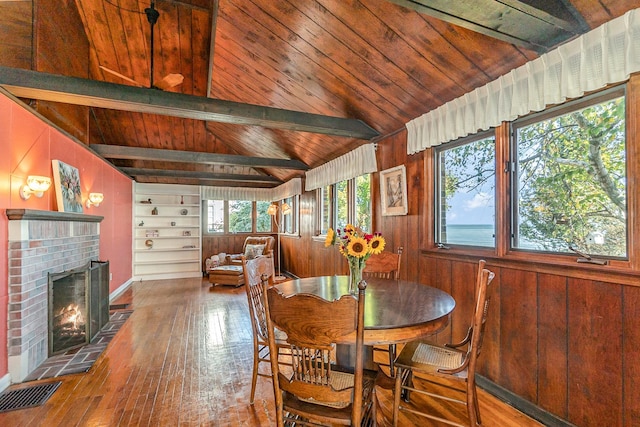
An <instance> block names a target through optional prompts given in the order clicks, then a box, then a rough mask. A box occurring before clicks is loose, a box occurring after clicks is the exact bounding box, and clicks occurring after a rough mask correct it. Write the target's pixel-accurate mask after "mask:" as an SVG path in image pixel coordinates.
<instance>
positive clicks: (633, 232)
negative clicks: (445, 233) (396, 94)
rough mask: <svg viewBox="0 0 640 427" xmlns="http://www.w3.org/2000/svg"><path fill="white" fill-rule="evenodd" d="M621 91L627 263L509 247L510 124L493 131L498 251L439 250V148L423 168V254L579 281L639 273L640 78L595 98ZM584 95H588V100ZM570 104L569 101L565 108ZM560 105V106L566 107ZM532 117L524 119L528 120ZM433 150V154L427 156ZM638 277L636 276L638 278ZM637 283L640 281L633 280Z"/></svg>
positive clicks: (463, 248) (619, 85) (445, 248)
mask: <svg viewBox="0 0 640 427" xmlns="http://www.w3.org/2000/svg"><path fill="white" fill-rule="evenodd" d="M619 87H623V88H624V89H625V111H626V116H625V118H626V148H627V151H626V157H627V162H626V173H627V178H628V180H627V209H628V224H627V234H628V236H627V239H628V241H627V245H628V259H626V260H619V259H609V258H607V260H608V264H607V265H606V266H600V265H594V264H589V263H577V262H576V259H577V257H578V255H577V254H564V253H543V252H531V251H526V250H519V249H512V248H511V232H512V231H511V230H512V227H511V220H512V218H511V200H512V196H511V192H512V182H511V172H510V170H511V168H512V165H511V123H512V122H502V123H501V124H500V125H498V126H496V127H495V128H494V132H495V135H496V164H497V175H496V200H495V202H496V212H497V214H496V215H497V217H496V248H495V249H491V248H489V249H487V248H482V247H475V246H474V247H471V246H468V247H455V246H453V247H438V246H437V245H436V241H435V234H434V230H435V225H434V221H435V205H434V200H435V182H434V175H433V168H434V167H435V165H434V163H435V156H434V155H433V154H432V153H433V150H434V149H435V147H431V148H429V149H427V151H426V153H428V154H425V155H424V157H423V163H422V170H423V175H424V176H425V178H426V180H425V186H424V188H423V195H424V215H423V218H422V224H423V227H424V228H423V230H425V233H424V236H423V238H422V239H421V241H422V245H421V251H423V253H425V254H432V255H434V256H446V257H447V258H450V259H456V258H459V259H468V258H469V257H474V258H478V257H481V258H484V259H487V260H491V262H493V263H497V265H503V264H502V263H504V262H508V263H509V264H504V265H511V263H515V264H514V265H521V266H525V265H531V264H535V265H537V266H538V267H537V268H539V269H542V270H544V271H547V272H552V273H554V272H558V273H562V274H565V273H567V272H568V271H573V272H574V273H572V274H577V275H579V276H580V277H585V275H586V276H589V277H591V275H592V274H599V273H598V272H603V271H605V272H608V273H610V274H613V275H616V277H618V278H619V279H620V280H627V279H625V277H627V276H626V274H629V273H632V272H635V271H640V256H636V255H635V253H636V252H637V251H638V248H640V182H636V181H637V180H634V179H631V178H632V177H636V176H640V121H637V120H635V117H638V116H640V76H631V78H630V79H629V80H628V81H626V82H623V83H621V84H617V85H614V86H609V87H606V88H603V89H602V90H599V91H597V92H593V93H592V94H597V93H601V92H603V91H607V90H616V88H619ZM590 95H591V94H589V95H586V96H590ZM582 98H584V97H581V98H577V99H572V100H567V102H571V101H574V102H577V101H578V99H582ZM564 104H566V102H565V103H564ZM564 104H562V105H564ZM558 107H560V106H558ZM555 108H557V107H555V106H552V107H549V108H547V109H545V110H544V111H542V112H540V113H533V114H544V113H545V112H549V111H553V110H554V109H555ZM529 116H531V114H529V115H526V116H522V117H521V118H525V117H529ZM429 150H431V153H429ZM634 274H635V273H634ZM633 280H637V279H635V276H634V279H633Z"/></svg>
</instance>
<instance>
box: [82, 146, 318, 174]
mask: <svg viewBox="0 0 640 427" xmlns="http://www.w3.org/2000/svg"><path fill="white" fill-rule="evenodd" d="M89 148H91V149H92V150H93V151H95V152H96V153H98V154H99V155H101V156H102V157H104V158H106V159H130V160H157V161H163V162H179V163H200V164H206V165H214V164H221V165H236V166H250V167H256V168H278V169H297V170H308V169H309V167H308V166H307V165H305V164H304V163H302V162H301V161H300V160H289V159H272V158H267V157H249V156H239V155H235V154H215V153H201V152H194V151H179V150H162V149H159V148H140V147H126V146H123V145H106V144H91V145H90V146H89Z"/></svg>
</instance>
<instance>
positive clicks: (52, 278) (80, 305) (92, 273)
mask: <svg viewBox="0 0 640 427" xmlns="http://www.w3.org/2000/svg"><path fill="white" fill-rule="evenodd" d="M108 277H109V263H108V262H98V261H93V262H91V263H90V264H89V265H87V266H85V267H82V268H77V269H74V270H69V271H66V272H63V273H50V274H49V356H52V355H54V354H59V353H62V352H65V351H68V350H71V349H73V348H77V347H81V346H83V345H85V344H87V343H89V342H90V341H91V339H92V338H93V337H94V336H95V335H96V334H97V333H98V332H100V329H101V328H102V327H103V326H104V325H105V324H106V323H107V322H108V320H109V305H108V301H109V281H108Z"/></svg>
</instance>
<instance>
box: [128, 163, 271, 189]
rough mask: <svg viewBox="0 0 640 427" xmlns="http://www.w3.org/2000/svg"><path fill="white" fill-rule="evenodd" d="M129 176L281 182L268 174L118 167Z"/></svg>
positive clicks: (266, 182)
mask: <svg viewBox="0 0 640 427" xmlns="http://www.w3.org/2000/svg"><path fill="white" fill-rule="evenodd" d="M119 169H120V170H121V171H122V172H124V173H126V174H127V175H129V176H132V177H133V176H135V177H139V176H155V177H171V178H197V179H207V180H224V181H241V182H251V183H265V184H275V185H278V184H282V181H281V180H279V179H278V178H276V177H273V176H268V175H241V174H232V173H211V172H205V171H186V170H178V169H150V168H129V167H121V168H119Z"/></svg>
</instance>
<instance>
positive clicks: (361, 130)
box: [0, 67, 379, 140]
mask: <svg viewBox="0 0 640 427" xmlns="http://www.w3.org/2000/svg"><path fill="white" fill-rule="evenodd" d="M0 86H4V87H5V89H7V90H8V91H9V92H11V93H12V94H14V95H15V96H18V97H22V98H31V99H41V100H45V101H53V102H61V103H66V104H74V105H85V106H89V107H99V108H108V109H113V110H123V111H133V112H137V113H148V114H160V115H165V116H173V117H182V118H186V119H195V120H205V121H213V122H222V123H233V124H237V125H253V126H263V127H266V128H275V129H286V130H292V131H298V132H312V133H321V134H326V135H335V136H344V137H350V138H358V139H366V140H369V139H371V138H374V137H376V136H379V133H378V131H376V130H375V129H373V128H371V127H370V126H369V125H367V124H366V123H364V122H363V121H362V120H357V119H347V118H342V117H331V116H322V115H319V114H311V113H303V112H300V111H292V110H283V109H279V108H272V107H264V106H259V105H252V104H243V103H239V102H232V101H225V100H220V99H212V98H205V97H199V96H193V95H186V94H182V93H174V92H164V91H161V90H157V89H147V88H139V87H132V86H125V85H119V84H115V83H108V82H101V81H96V80H89V79H82V78H78V77H68V76H61V75H56V74H49V73H40V72H37V71H31V70H23V69H18V68H10V67H0Z"/></svg>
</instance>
